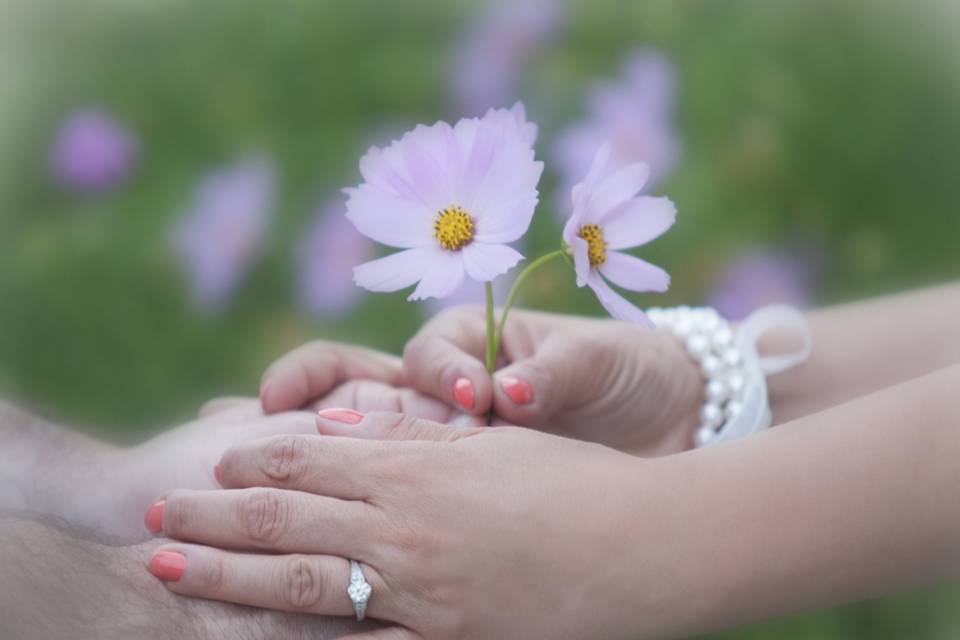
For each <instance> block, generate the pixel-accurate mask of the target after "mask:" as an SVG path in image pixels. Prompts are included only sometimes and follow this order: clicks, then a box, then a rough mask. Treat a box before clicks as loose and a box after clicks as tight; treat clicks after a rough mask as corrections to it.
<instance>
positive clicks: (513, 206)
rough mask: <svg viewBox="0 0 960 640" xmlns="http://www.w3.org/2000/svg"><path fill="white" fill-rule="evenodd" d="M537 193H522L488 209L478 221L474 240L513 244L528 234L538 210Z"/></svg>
mask: <svg viewBox="0 0 960 640" xmlns="http://www.w3.org/2000/svg"><path fill="white" fill-rule="evenodd" d="M537 202H538V200H537V192H536V190H534V191H532V192H521V193H518V194H517V195H516V196H514V198H513V199H511V200H505V201H503V202H501V203H500V204H498V205H496V206H494V207H491V208H490V209H488V210H487V211H486V212H485V214H484V215H483V216H482V217H478V218H477V219H476V231H475V233H474V236H473V237H474V240H477V241H479V242H486V243H495V244H499V243H503V242H513V241H514V240H517V239H519V238H520V236H522V235H523V234H524V233H526V232H527V229H529V228H530V221H531V220H532V219H533V213H534V211H536V209H537Z"/></svg>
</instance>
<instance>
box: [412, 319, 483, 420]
mask: <svg viewBox="0 0 960 640" xmlns="http://www.w3.org/2000/svg"><path fill="white" fill-rule="evenodd" d="M485 350H486V325H485V323H484V320H483V317H482V314H481V312H480V310H479V309H478V308H474V307H469V308H458V309H453V310H451V311H445V312H443V313H441V314H440V315H438V316H436V317H435V318H434V319H432V320H431V321H430V322H428V323H427V324H426V325H425V326H424V327H423V328H422V329H421V330H420V332H419V333H418V334H417V335H416V336H415V337H414V338H413V339H412V340H411V341H410V342H409V343H407V346H406V348H405V349H404V351H403V373H404V378H405V380H406V382H407V384H409V385H410V386H411V387H413V388H414V389H416V390H417V391H421V392H423V393H426V394H429V395H431V396H433V397H435V398H439V399H441V400H443V401H444V402H446V403H447V404H449V405H450V406H455V407H460V408H461V409H463V410H464V411H466V412H467V413H471V414H474V415H480V414H484V413H486V412H487V411H489V409H490V402H491V398H492V395H493V388H492V385H491V383H490V375H489V374H488V373H487V368H486V366H485V365H484V362H483V358H484V353H485Z"/></svg>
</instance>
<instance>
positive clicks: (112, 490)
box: [101, 343, 478, 539]
mask: <svg viewBox="0 0 960 640" xmlns="http://www.w3.org/2000/svg"><path fill="white" fill-rule="evenodd" d="M310 349H311V354H312V356H313V357H314V358H313V359H314V360H315V361H316V360H319V361H322V362H324V363H325V364H326V368H325V369H324V370H325V371H328V372H336V373H335V374H333V375H329V376H327V377H326V378H325V379H323V380H317V378H316V376H313V377H312V378H311V380H312V382H313V385H314V386H313V387H312V389H311V391H312V392H313V393H316V395H317V397H316V398H315V399H314V401H313V402H312V403H311V405H310V408H311V409H312V410H316V409H322V408H325V407H346V408H348V409H353V410H357V411H397V412H403V413H406V414H409V415H412V416H416V417H421V418H426V419H429V420H434V421H437V422H444V423H446V422H452V423H454V424H477V423H478V420H477V419H476V418H474V417H472V416H468V415H465V414H463V413H462V412H460V411H458V410H455V409H451V408H450V407H449V406H448V405H446V404H444V403H443V402H441V401H439V400H436V399H435V398H430V397H428V396H425V395H422V394H419V393H417V392H415V391H412V390H410V389H405V388H402V387H394V386H392V385H390V384H387V383H385V382H381V381H380V380H384V379H388V378H389V377H390V376H393V375H397V374H399V369H400V363H399V359H397V358H392V359H391V357H390V356H386V355H385V354H377V353H376V352H372V351H369V350H367V349H361V348H355V347H349V346H347V345H334V344H327V343H313V345H312V346H311V347H310ZM353 375H357V376H359V375H366V376H367V377H368V379H357V378H353V377H351V376H353ZM377 378H379V379H377ZM315 433H316V425H315V419H314V414H313V413H307V412H301V411H296V412H294V411H291V412H286V413H280V414H275V415H271V416H266V415H264V413H263V410H262V409H261V405H260V403H259V402H257V401H256V400H254V399H252V398H218V399H215V400H211V401H210V402H208V403H206V404H205V405H204V406H203V408H201V410H200V417H199V419H198V420H196V421H194V422H190V423H188V424H185V425H183V426H180V427H178V428H176V429H173V430H171V431H168V432H166V433H162V434H160V435H159V436H157V437H156V438H153V439H152V440H149V441H147V442H145V443H143V444H141V445H139V446H137V447H134V448H132V449H129V450H123V451H122V452H120V453H119V454H118V458H119V460H117V461H114V462H113V463H111V465H110V467H111V471H110V472H109V473H108V474H106V477H107V478H108V479H109V478H110V477H114V478H116V479H117V480H118V481H119V486H122V487H124V488H125V493H124V497H123V498H122V499H119V500H118V498H117V493H116V486H118V485H117V484H115V483H110V482H108V483H106V485H105V486H102V487H101V489H103V488H107V489H109V491H108V492H107V493H105V494H104V499H103V500H102V502H103V509H102V510H103V511H104V514H103V516H102V518H101V521H102V522H103V523H104V524H105V525H106V526H108V527H109V529H110V532H111V533H113V534H114V535H119V536H122V537H124V538H126V539H138V538H143V537H144V536H145V535H146V534H147V531H146V529H144V527H143V523H142V516H143V512H144V509H146V508H147V507H148V506H149V505H150V504H151V503H152V502H153V501H154V500H156V499H157V496H159V495H162V494H163V493H165V492H167V491H170V490H172V489H213V488H217V487H218V486H219V485H218V484H217V482H216V478H215V477H214V465H215V464H216V463H217V461H219V460H220V457H221V456H222V455H223V452H224V451H226V450H227V449H228V448H230V447H231V446H233V445H235V444H238V443H240V442H244V441H247V440H253V439H257V438H265V437H268V436H273V435H279V434H315ZM118 503H119V504H121V505H122V507H121V508H119V509H118V508H117V504H118ZM115 521H116V522H115ZM108 523H109V524H108Z"/></svg>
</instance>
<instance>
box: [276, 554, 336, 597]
mask: <svg viewBox="0 0 960 640" xmlns="http://www.w3.org/2000/svg"><path fill="white" fill-rule="evenodd" d="M325 592H326V585H325V584H324V574H323V572H322V571H320V567H319V566H318V565H317V563H315V562H314V561H313V560H312V559H311V558H309V557H308V556H303V555H296V556H290V557H289V558H287V560H286V561H285V566H284V570H283V578H282V581H281V586H280V598H281V600H282V602H284V603H285V604H287V605H288V606H289V607H291V608H293V609H312V608H314V607H316V606H317V605H318V604H319V603H320V601H321V600H322V598H323V595H324V593H325Z"/></svg>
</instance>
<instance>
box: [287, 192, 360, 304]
mask: <svg viewBox="0 0 960 640" xmlns="http://www.w3.org/2000/svg"><path fill="white" fill-rule="evenodd" d="M343 209H344V205H343V200H342V199H341V198H335V199H332V200H331V201H329V202H326V203H325V204H324V205H323V206H321V207H320V209H319V211H318V212H317V217H316V220H315V221H314V222H313V224H312V225H311V226H310V229H309V230H308V231H307V234H306V236H305V237H304V238H303V240H302V241H301V243H300V246H299V247H298V250H297V260H298V263H299V288H300V300H301V303H302V304H303V306H304V308H306V310H307V311H308V312H310V313H311V314H313V315H317V316H335V317H336V316H341V315H343V314H345V313H346V312H347V311H349V310H350V308H351V307H352V306H353V305H354V304H356V303H357V301H358V300H359V299H360V297H361V295H362V294H363V292H362V291H361V290H360V289H358V288H357V287H356V286H355V285H354V284H353V282H352V279H351V277H350V275H351V273H352V272H353V267H354V265H355V264H357V263H358V262H360V261H363V260H369V259H370V258H372V257H373V243H372V242H370V239H369V238H367V237H365V236H362V235H360V234H359V233H357V230H356V229H354V228H353V225H352V224H350V221H349V220H347V218H346V217H345V216H344V215H343Z"/></svg>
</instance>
